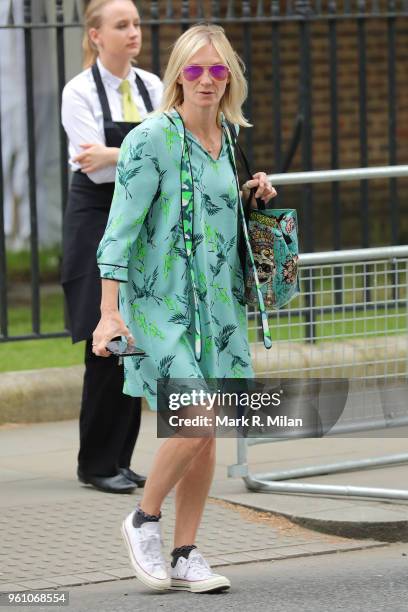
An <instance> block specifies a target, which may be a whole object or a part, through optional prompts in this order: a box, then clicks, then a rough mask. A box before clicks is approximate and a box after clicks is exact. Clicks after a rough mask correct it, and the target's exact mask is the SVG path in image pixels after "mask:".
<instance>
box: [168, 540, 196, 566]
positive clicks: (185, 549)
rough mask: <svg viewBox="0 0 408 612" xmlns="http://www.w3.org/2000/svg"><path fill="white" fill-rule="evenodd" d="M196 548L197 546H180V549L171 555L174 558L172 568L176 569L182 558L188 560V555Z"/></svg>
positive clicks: (176, 549)
mask: <svg viewBox="0 0 408 612" xmlns="http://www.w3.org/2000/svg"><path fill="white" fill-rule="evenodd" d="M194 548H197V546H196V545H195V544H187V545H186V546H179V547H178V548H175V549H174V550H173V552H172V553H171V556H172V557H173V560H172V562H171V567H176V564H177V561H178V560H179V558H180V557H184V558H185V559H188V555H189V554H190V553H191V551H192V550H193V549H194Z"/></svg>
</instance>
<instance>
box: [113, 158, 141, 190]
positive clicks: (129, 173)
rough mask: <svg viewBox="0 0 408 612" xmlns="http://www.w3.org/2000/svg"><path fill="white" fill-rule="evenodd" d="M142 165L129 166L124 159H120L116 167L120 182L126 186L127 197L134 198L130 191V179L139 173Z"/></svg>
mask: <svg viewBox="0 0 408 612" xmlns="http://www.w3.org/2000/svg"><path fill="white" fill-rule="evenodd" d="M141 169H142V166H136V167H135V168H128V167H127V166H125V164H124V162H123V161H119V162H118V165H117V167H116V174H117V177H118V181H119V183H120V184H121V185H122V186H123V187H124V188H125V194H126V199H127V198H128V196H129V197H130V198H132V194H131V192H130V191H129V183H130V181H131V180H132V179H133V178H134V177H135V176H136V175H137V174H139V172H140V170H141Z"/></svg>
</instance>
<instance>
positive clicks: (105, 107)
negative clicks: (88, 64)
mask: <svg viewBox="0 0 408 612" xmlns="http://www.w3.org/2000/svg"><path fill="white" fill-rule="evenodd" d="M92 75H93V78H94V81H95V84H96V90H97V92H98V97H99V101H100V103H101V107H102V114H103V120H104V122H107V121H112V114H111V110H110V107H109V102H108V96H107V95H106V90H105V87H104V85H103V82H102V77H101V73H100V72H99V68H98V65H97V64H96V63H95V64H93V66H92ZM135 81H136V87H137V89H138V92H139V93H140V95H141V96H142V100H143V102H144V105H145V107H146V110H147V112H148V113H151V112H153V110H154V109H153V104H152V100H151V98H150V94H149V92H148V91H147V87H146V85H145V84H144V82H143V80H142V78H141V77H140V76H139V75H138V74H137V72H135Z"/></svg>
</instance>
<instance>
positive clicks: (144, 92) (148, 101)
mask: <svg viewBox="0 0 408 612" xmlns="http://www.w3.org/2000/svg"><path fill="white" fill-rule="evenodd" d="M136 87H137V88H138V90H139V93H140V95H141V96H142V99H143V102H144V105H145V107H146V110H147V112H148V113H152V112H153V110H154V109H153V104H152V100H151V98H150V94H149V92H148V91H147V87H146V85H145V84H144V82H143V79H142V78H141V77H140V76H139V75H138V74H137V72H136Z"/></svg>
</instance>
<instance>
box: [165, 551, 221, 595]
mask: <svg viewBox="0 0 408 612" xmlns="http://www.w3.org/2000/svg"><path fill="white" fill-rule="evenodd" d="M170 572H171V574H170V575H171V588H172V589H176V590H180V591H191V592H192V593H208V592H210V591H225V590H226V589H229V588H230V586H231V583H230V581H229V580H228V578H226V577H225V576H221V575H220V574H215V573H214V572H213V571H212V569H211V567H210V566H209V565H208V563H207V561H206V560H205V559H204V557H203V556H202V555H201V554H200V553H199V552H198V550H197V549H195V548H194V549H193V550H192V551H191V552H190V554H189V556H188V559H186V558H185V557H179V558H178V559H177V563H176V566H175V567H172V568H171V570H170Z"/></svg>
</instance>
